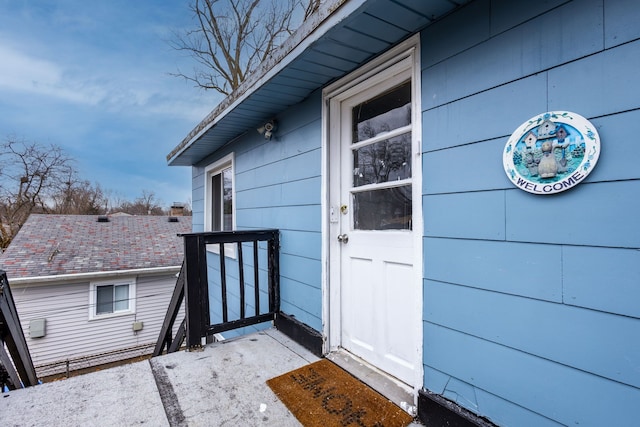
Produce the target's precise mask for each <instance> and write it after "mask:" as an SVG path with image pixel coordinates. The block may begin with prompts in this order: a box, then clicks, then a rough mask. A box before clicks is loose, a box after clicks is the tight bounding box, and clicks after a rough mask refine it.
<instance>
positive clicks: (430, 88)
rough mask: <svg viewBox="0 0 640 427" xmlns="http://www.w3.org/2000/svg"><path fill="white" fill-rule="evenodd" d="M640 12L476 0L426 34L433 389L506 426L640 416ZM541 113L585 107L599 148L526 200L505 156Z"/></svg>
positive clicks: (626, 421)
mask: <svg viewBox="0 0 640 427" xmlns="http://www.w3.org/2000/svg"><path fill="white" fill-rule="evenodd" d="M525 4H526V7H525ZM488 17H490V19H489V18H488ZM638 19H640V4H638V3H637V2H633V1H626V0H576V1H570V2H569V1H545V2H521V1H517V2H513V1H508V0H478V1H475V2H473V3H471V4H470V5H468V6H466V7H464V8H463V9H461V10H460V11H458V12H456V13H454V14H452V15H451V16H449V17H447V18H445V19H443V20H442V21H440V22H438V23H436V24H434V25H433V26H431V27H429V28H427V29H426V30H424V31H423V33H422V65H423V68H422V91H423V93H422V108H423V111H422V118H423V123H422V125H423V159H422V163H423V168H424V170H423V179H424V184H423V200H422V203H423V210H424V226H425V227H424V240H423V250H424V284H423V286H424V324H423V326H424V353H423V354H424V386H425V388H427V389H429V390H431V391H433V392H435V393H438V394H440V395H442V396H444V397H446V398H448V399H450V400H453V401H455V402H457V403H458V404H460V405H461V406H464V407H466V408H468V409H469V410H471V411H473V412H475V413H477V414H480V415H482V416H486V417H488V418H489V419H491V420H492V421H494V422H496V423H497V424H499V425H510V426H521V425H536V426H538V425H543V426H544V425H549V426H557V425H576V424H579V425H582V426H601V425H631V424H634V423H635V419H636V417H637V416H636V415H635V412H634V411H635V405H636V403H637V402H639V401H640V375H639V374H638V373H639V372H640V341H639V340H638V337H639V336H640V308H639V307H640V305H639V304H638V303H637V301H639V300H640V299H639V298H640V267H639V265H640V251H639V250H638V249H639V248H640V233H638V230H640V216H639V215H638V211H639V210H640V209H639V208H640V169H639V168H638V164H640V149H639V148H638V144H637V135H638V134H640V85H638V84H637V70H638V69H640V40H638V38H640V29H639V28H640V27H639V26H638V25H636V24H635V23H636V22H637V20H638ZM461 27H464V29H463V30H461V31H459V30H458V29H459V28H461ZM450 34H453V38H452V40H451V42H449V39H448V37H449V35H450ZM549 110H568V111H574V112H576V113H578V114H581V115H583V116H585V117H587V118H588V119H589V120H591V121H592V123H593V124H594V125H595V126H596V128H597V129H598V132H599V134H600V137H601V143H602V154H601V156H600V160H599V163H598V165H597V166H596V168H595V170H594V172H593V173H592V174H591V175H590V176H589V177H588V178H587V179H586V180H585V182H583V183H582V184H580V185H579V186H577V187H576V188H573V189H571V190H569V191H566V192H563V193H560V194H556V195H552V196H539V195H532V194H529V193H526V192H524V191H521V190H519V189H516V188H515V187H513V186H512V184H511V183H510V181H509V180H508V179H507V178H506V175H505V174H504V170H503V168H502V161H501V152H502V149H503V148H504V144H505V143H506V140H507V139H508V137H509V135H510V134H511V133H512V132H513V131H514V130H515V129H516V128H517V127H518V126H519V125H520V124H521V123H522V122H524V121H525V120H527V119H529V118H530V117H532V116H534V115H536V114H538V113H541V112H544V111H549Z"/></svg>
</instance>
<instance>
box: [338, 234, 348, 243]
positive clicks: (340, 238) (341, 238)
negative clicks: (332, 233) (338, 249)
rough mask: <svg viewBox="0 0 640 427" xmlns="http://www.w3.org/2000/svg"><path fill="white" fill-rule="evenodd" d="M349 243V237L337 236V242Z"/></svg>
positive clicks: (344, 235)
mask: <svg viewBox="0 0 640 427" xmlns="http://www.w3.org/2000/svg"><path fill="white" fill-rule="evenodd" d="M348 241H349V236H347V235H346V234H338V242H340V243H347V242H348Z"/></svg>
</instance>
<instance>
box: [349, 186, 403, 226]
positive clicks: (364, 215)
mask: <svg viewBox="0 0 640 427" xmlns="http://www.w3.org/2000/svg"><path fill="white" fill-rule="evenodd" d="M411 215H412V212H411V185H403V186H400V187H394V188H385V189H381V190H372V191H362V192H357V193H355V194H354V195H353V222H354V224H353V228H354V229H355V230H411V227H412V221H411Z"/></svg>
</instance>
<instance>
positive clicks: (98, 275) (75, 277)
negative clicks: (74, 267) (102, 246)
mask: <svg viewBox="0 0 640 427" xmlns="http://www.w3.org/2000/svg"><path fill="white" fill-rule="evenodd" d="M180 267H181V266H179V265H177V266H171V267H153V268H135V269H131V270H116V271H97V272H91V273H75V274H74V273H72V274H58V275H52V276H32V277H16V278H13V279H10V280H9V284H10V285H11V286H13V285H16V286H20V285H27V284H29V285H35V284H40V285H46V284H56V283H59V282H72V281H73V282H78V281H87V280H100V279H106V278H113V277H122V276H129V277H130V276H151V275H160V274H175V273H177V272H179V271H180Z"/></svg>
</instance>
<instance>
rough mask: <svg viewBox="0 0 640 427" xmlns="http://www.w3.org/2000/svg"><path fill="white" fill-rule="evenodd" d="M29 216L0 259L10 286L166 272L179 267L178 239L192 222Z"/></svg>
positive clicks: (185, 219) (183, 219) (180, 247)
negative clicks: (19, 281) (63, 277)
mask: <svg viewBox="0 0 640 427" xmlns="http://www.w3.org/2000/svg"><path fill="white" fill-rule="evenodd" d="M177 218H178V222H169V220H168V217H166V216H110V217H109V222H98V217H97V216H96V215H36V214H34V215H31V216H30V217H29V219H28V220H27V222H26V223H25V224H24V225H23V226H22V229H21V230H20V232H19V233H18V235H17V236H16V237H15V238H14V239H13V241H12V242H11V245H9V247H8V248H7V250H6V251H5V252H4V253H3V254H2V255H0V269H1V270H5V271H6V272H7V277H8V278H9V280H11V278H18V277H40V276H52V275H60V274H76V273H95V272H101V271H118V270H132V269H141V268H157V267H171V266H177V265H180V264H182V257H183V243H182V238H180V237H178V236H177V234H178V233H189V232H191V217H177Z"/></svg>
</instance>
